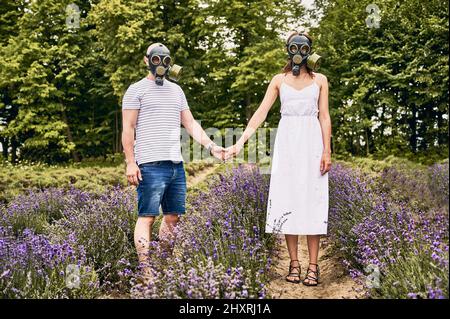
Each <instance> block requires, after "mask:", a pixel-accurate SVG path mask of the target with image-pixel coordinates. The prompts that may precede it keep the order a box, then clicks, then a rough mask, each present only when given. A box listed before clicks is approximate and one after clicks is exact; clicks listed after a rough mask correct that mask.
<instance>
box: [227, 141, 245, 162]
mask: <svg viewBox="0 0 450 319" xmlns="http://www.w3.org/2000/svg"><path fill="white" fill-rule="evenodd" d="M241 150H242V146H241V145H239V144H234V145H232V146H230V147H227V148H226V149H225V160H227V159H230V158H231V157H233V156H236V155H238V154H239V153H240V152H241Z"/></svg>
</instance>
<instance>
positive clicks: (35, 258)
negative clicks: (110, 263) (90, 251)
mask: <svg viewBox="0 0 450 319" xmlns="http://www.w3.org/2000/svg"><path fill="white" fill-rule="evenodd" d="M74 245H76V243H75V240H74V238H72V237H71V238H68V240H67V241H66V242H64V243H62V244H53V243H51V242H50V241H49V240H48V239H47V238H45V236H43V235H38V234H34V232H33V231H31V230H29V229H25V230H24V231H23V233H22V234H21V235H20V236H19V237H15V236H14V235H13V234H12V233H11V229H7V228H3V227H0V297H1V298H92V297H95V296H96V295H97V294H98V288H99V285H98V279H97V274H96V273H95V271H94V270H93V269H92V268H90V267H89V266H87V265H86V259H85V257H84V256H83V254H82V253H81V254H80V250H79V249H78V253H77V252H76V251H75V249H74ZM75 269H77V270H78V272H76V273H70V272H71V271H74V270H75ZM71 276H72V277H71Z"/></svg>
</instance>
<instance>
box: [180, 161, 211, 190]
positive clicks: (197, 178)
mask: <svg viewBox="0 0 450 319" xmlns="http://www.w3.org/2000/svg"><path fill="white" fill-rule="evenodd" d="M216 169H217V166H216V165H213V166H210V167H206V168H205V169H202V170H201V171H198V172H196V173H195V175H193V176H189V177H188V179H187V187H188V188H189V187H192V186H195V185H197V184H198V183H200V182H202V181H204V180H205V179H206V178H207V177H208V176H209V175H211V174H213V173H214V171H215V170H216Z"/></svg>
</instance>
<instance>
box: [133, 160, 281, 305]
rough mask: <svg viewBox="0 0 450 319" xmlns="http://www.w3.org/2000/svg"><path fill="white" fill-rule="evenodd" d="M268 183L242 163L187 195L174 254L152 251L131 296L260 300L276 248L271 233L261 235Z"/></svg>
mask: <svg viewBox="0 0 450 319" xmlns="http://www.w3.org/2000/svg"><path fill="white" fill-rule="evenodd" d="M268 186H269V184H268V177H267V176H265V175H262V174H260V172H259V171H258V170H257V169H256V168H255V169H254V168H251V167H247V166H240V167H238V168H235V169H233V170H232V171H229V172H227V173H225V174H224V175H220V176H219V178H217V179H215V180H213V181H212V182H211V184H210V185H209V187H208V191H205V192H201V193H199V194H197V195H195V196H194V198H191V199H190V201H189V217H186V218H183V219H182V222H181V223H180V225H179V227H178V229H177V240H176V242H175V247H174V254H175V257H174V258H172V259H166V258H165V257H166V256H165V255H164V254H152V255H151V256H150V260H151V261H152V266H151V267H152V269H153V270H154V275H153V276H152V280H150V281H149V283H148V284H147V285H146V286H138V287H137V288H138V289H135V290H134V292H133V294H134V296H136V297H142V296H144V297H145V296H147V297H148V296H151V297H153V298H166V297H170V298H264V297H265V296H266V288H265V283H266V282H267V278H266V275H267V271H268V270H269V267H270V264H271V260H272V256H273V254H274V252H275V247H276V239H275V237H274V236H272V235H269V234H265V233H264V226H265V213H266V202H267V194H268ZM158 256H163V257H158Z"/></svg>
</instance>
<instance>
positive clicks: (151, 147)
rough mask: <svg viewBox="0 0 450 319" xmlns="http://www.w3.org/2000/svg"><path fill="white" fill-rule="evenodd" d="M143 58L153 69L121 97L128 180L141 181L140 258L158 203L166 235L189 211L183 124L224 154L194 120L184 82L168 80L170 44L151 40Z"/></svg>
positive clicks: (136, 235)
mask: <svg viewBox="0 0 450 319" xmlns="http://www.w3.org/2000/svg"><path fill="white" fill-rule="evenodd" d="M144 62H145V64H146V65H147V67H148V68H149V70H150V72H149V74H148V76H147V77H145V78H143V79H141V80H140V81H138V82H136V83H133V84H131V85H130V87H129V88H128V90H127V91H126V93H125V95H124V97H123V102H122V110H123V111H122V116H123V133H122V144H123V148H124V153H125V158H126V163H127V168H126V175H127V179H128V181H129V182H130V184H132V185H136V186H137V194H138V219H137V222H136V227H135V230H134V243H135V246H136V250H137V253H138V257H139V261H140V262H141V263H145V262H146V261H147V260H148V259H147V258H148V249H149V242H150V240H151V231H152V225H153V223H154V221H155V217H156V216H158V215H159V208H160V206H161V207H162V211H163V215H164V218H163V221H162V223H161V227H160V229H159V236H160V239H162V240H170V239H172V238H173V228H174V226H175V225H176V224H177V222H178V221H179V216H180V215H183V214H184V213H185V199H186V178H185V171H184V165H183V158H182V156H181V150H180V148H181V145H180V124H182V125H183V126H184V127H185V128H186V131H187V132H188V134H189V135H190V136H192V137H193V138H194V140H196V141H197V142H199V143H200V144H201V145H203V146H205V147H207V149H209V150H210V152H211V153H212V154H213V155H214V156H215V157H217V158H219V159H223V156H224V153H223V152H224V150H223V148H222V147H219V146H217V145H216V144H215V143H214V142H212V141H211V139H210V138H209V137H208V136H207V135H206V133H205V131H204V130H203V129H202V127H201V126H200V124H199V123H198V122H197V121H195V119H194V117H193V116H192V113H191V111H190V110H189V106H188V103H187V101H186V97H185V94H184V92H183V90H182V89H181V87H180V86H179V85H178V84H176V83H173V82H171V81H169V80H168V79H166V75H167V74H168V72H169V71H170V62H171V58H170V52H169V50H168V49H167V47H166V46H164V45H163V44H161V43H154V44H152V45H150V46H149V47H148V49H147V54H146V56H145V57H144ZM135 133H136V143H135V138H134V137H135Z"/></svg>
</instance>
